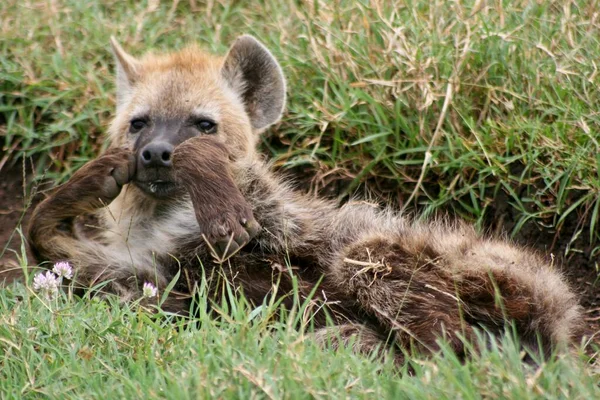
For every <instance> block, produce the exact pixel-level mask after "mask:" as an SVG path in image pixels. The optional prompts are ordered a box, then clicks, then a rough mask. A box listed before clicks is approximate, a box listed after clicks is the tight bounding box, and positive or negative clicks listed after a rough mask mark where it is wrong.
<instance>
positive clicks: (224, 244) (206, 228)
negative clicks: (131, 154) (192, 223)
mask: <svg viewBox="0 0 600 400" xmlns="http://www.w3.org/2000/svg"><path fill="white" fill-rule="evenodd" d="M173 165H174V167H175V171H176V174H177V179H178V180H179V182H180V184H181V185H182V186H183V187H185V188H186V190H187V191H188V193H189V195H190V198H191V200H192V203H193V204H194V210H195V213H196V219H197V220H198V224H199V226H200V232H201V233H202V235H203V236H204V238H205V239H206V241H207V242H208V244H209V245H210V247H211V248H212V250H213V251H214V253H215V254H214V255H215V256H216V257H217V258H218V259H220V260H224V259H227V258H228V257H230V256H231V255H233V254H234V253H236V252H237V251H238V250H239V249H240V248H242V247H243V246H244V245H245V244H246V243H248V242H249V241H250V239H252V238H253V237H254V236H256V235H257V234H258V232H259V231H260V225H259V224H258V222H256V220H255V219H254V216H253V215H252V208H251V207H250V205H249V204H248V202H247V201H246V199H245V198H244V196H243V195H242V193H241V192H240V190H239V188H238V187H237V185H236V183H235V181H234V179H233V174H232V171H231V160H230V159H229V153H228V151H227V148H226V147H225V146H224V145H223V144H222V143H220V142H219V141H218V140H216V139H215V138H214V137H207V136H201V137H196V138H192V139H189V140H187V141H185V142H183V143H182V144H180V145H179V146H177V148H176V149H175V152H174V153H173Z"/></svg>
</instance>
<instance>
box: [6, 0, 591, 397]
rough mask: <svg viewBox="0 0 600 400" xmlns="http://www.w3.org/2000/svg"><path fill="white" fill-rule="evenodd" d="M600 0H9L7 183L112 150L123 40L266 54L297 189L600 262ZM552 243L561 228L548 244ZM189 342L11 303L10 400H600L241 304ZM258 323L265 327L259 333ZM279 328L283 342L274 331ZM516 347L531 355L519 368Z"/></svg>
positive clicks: (579, 371)
mask: <svg viewBox="0 0 600 400" xmlns="http://www.w3.org/2000/svg"><path fill="white" fill-rule="evenodd" d="M599 6H600V4H598V2H597V1H590V2H573V1H566V0H565V1H554V2H530V1H519V0H517V1H511V2H507V1H505V2H502V1H498V2H482V1H473V2H446V1H441V0H434V1H431V2H430V1H424V0H414V1H409V2H398V1H373V2H366V1H334V0H324V1H316V0H315V1H292V0H284V1H274V0H261V1H256V2H242V1H234V2H227V1H218V0H216V1H208V2H206V4H204V3H202V4H200V2H194V1H179V2H174V3H167V2H163V3H159V2H158V1H147V2H133V1H115V0H112V1H111V0H107V1H102V2H98V1H90V2H81V1H75V0H62V1H61V0H49V1H39V0H33V1H28V0H20V1H17V0H5V1H3V2H1V4H0V174H2V173H3V172H2V171H4V170H6V169H8V168H9V167H11V166H13V165H17V166H18V165H20V163H21V161H22V160H26V161H27V162H26V165H27V168H28V169H33V170H34V172H35V173H34V176H35V177H41V176H45V177H49V178H51V179H53V180H55V181H56V182H61V181H64V180H65V179H67V178H68V177H69V176H70V175H71V174H72V173H73V172H74V171H75V170H76V169H77V168H79V167H80V166H81V165H83V164H84V163H85V162H86V161H87V160H89V159H91V158H93V157H95V155H97V154H98V152H99V151H100V150H101V149H102V148H103V147H104V146H105V141H104V138H103V136H102V135H103V133H104V131H105V129H106V126H107V123H108V122H109V120H110V118H111V116H112V114H113V110H114V100H115V99H114V84H113V61H112V56H111V55H110V52H109V46H108V38H109V37H110V35H114V36H115V37H117V38H118V39H119V41H120V42H121V43H122V44H124V46H125V47H126V49H127V50H128V51H130V52H132V53H134V54H141V53H143V52H144V51H146V50H148V49H157V50H168V49H174V48H180V47H183V46H184V45H185V44H187V43H189V42H197V43H199V44H200V45H201V46H203V47H205V48H207V49H208V50H211V51H214V52H217V53H223V52H225V51H226V50H227V47H228V45H229V43H231V42H232V41H233V40H234V39H235V37H237V36H238V35H240V34H242V33H250V34H253V35H255V36H257V37H258V38H260V39H261V40H262V41H263V42H264V43H265V44H266V46H267V47H268V48H270V49H271V50H272V51H273V53H274V55H275V56H276V57H277V59H278V60H279V61H280V62H281V64H282V67H283V70H284V72H285V74H286V77H287V79H288V98H289V104H288V109H287V112H286V115H285V116H284V118H283V120H282V122H281V123H280V124H278V126H276V127H274V128H272V129H271V130H270V131H269V132H268V133H267V134H266V135H265V136H264V139H263V141H262V144H261V148H262V150H263V151H264V152H265V153H267V154H268V155H269V156H270V157H271V158H273V159H274V160H275V165H276V166H277V167H278V168H281V169H282V170H285V171H289V172H292V173H293V174H294V175H295V176H296V177H297V178H298V179H300V180H301V181H302V182H304V183H306V186H310V188H311V189H312V190H315V191H319V192H321V193H323V194H326V195H331V196H338V197H340V198H341V199H342V200H344V199H346V198H348V197H349V196H353V195H356V194H358V195H359V196H364V195H365V192H368V193H373V195H375V196H378V198H383V199H386V201H389V202H391V203H396V204H397V205H398V206H406V207H408V208H411V209H412V208H415V209H418V210H419V211H420V212H421V213H422V214H423V215H429V214H435V213H440V212H451V213H453V214H457V215H459V216H461V217H463V218H466V219H469V220H471V221H473V222H474V223H476V224H477V225H478V226H479V227H481V228H482V229H487V228H489V227H490V226H494V227H497V228H498V229H499V230H501V231H503V230H504V231H508V232H510V233H512V234H513V235H517V236H518V235H521V233H522V232H523V231H526V230H531V229H533V231H534V232H538V231H539V232H550V233H551V234H555V233H556V234H557V235H560V236H561V237H564V238H566V242H567V244H566V245H564V246H562V247H561V251H564V252H565V253H566V252H569V253H578V254H583V255H584V257H585V259H586V260H590V259H591V260H594V259H596V258H597V256H598V253H599V252H600V242H599V240H598V239H599V233H598V232H600V230H598V229H597V224H598V214H599V210H600V196H599V193H600V177H599V175H598V171H599V170H600V156H599V154H600V145H599V140H600V139H598V132H599V131H600V113H599V112H598V111H597V105H598V104H600V96H599V94H600V91H599V87H598V82H599V81H598V79H599V78H598V72H597V64H598V61H597V60H600V45H599V40H600V39H599V38H598V34H597V32H598V25H599V23H600V22H599V21H598V16H597V12H596V10H597V9H598V7H599ZM540 229H541V231H540ZM240 302H241V303H237V302H236V303H234V304H239V306H238V308H237V311H234V312H232V313H230V314H231V316H230V317H227V318H223V319H222V320H220V321H215V320H211V319H209V318H207V317H206V316H205V317H201V318H200V321H199V322H198V324H197V325H188V326H178V325H177V323H175V324H174V323H172V322H169V321H167V320H165V319H164V318H162V319H161V318H154V317H152V316H150V315H149V314H147V313H145V312H141V311H140V310H139V309H138V308H137V307H135V306H122V305H117V304H116V303H114V302H112V303H111V302H108V303H106V302H94V301H92V302H86V301H77V300H75V299H69V298H68V297H66V295H65V297H61V298H59V299H57V300H55V301H53V302H51V303H48V304H45V302H44V301H42V299H39V298H36V297H35V296H32V295H31V293H30V290H29V288H28V286H14V287H10V288H8V289H6V290H2V291H0V318H1V322H0V393H3V394H6V396H4V397H21V396H25V397H43V396H47V397H57V398H58V397H77V398H80V397H100V396H101V394H102V393H114V395H115V396H116V397H171V398H187V397H251V396H253V397H273V398H296V397H327V396H328V395H333V396H335V397H368V398H373V397H377V396H385V397H394V398H396V397H400V398H402V397H405V398H431V397H441V398H457V397H462V398H478V397H481V396H486V397H514V398H535V397H539V398H596V397H599V396H598V394H599V393H598V386H597V374H596V375H594V372H593V371H592V370H591V369H590V368H589V367H587V366H585V365H584V362H583V361H582V360H579V359H577V358H571V357H558V358H554V359H552V360H548V361H547V362H546V363H544V364H543V366H542V367H541V368H539V369H537V370H536V369H528V367H525V366H523V365H522V363H521V362H520V355H519V352H518V351H517V350H516V346H515V345H514V343H512V342H511V339H510V338H507V339H505V341H506V343H503V347H504V348H505V350H504V351H498V350H497V349H491V350H489V351H487V352H484V354H482V355H481V356H478V358H476V359H475V360H473V361H472V362H469V363H466V364H464V365H461V364H459V363H458V362H457V361H456V360H455V359H454V358H453V357H452V355H450V354H442V355H441V356H437V357H435V358H434V359H430V360H422V359H418V358H417V359H416V360H415V361H414V365H413V367H414V368H415V370H416V372H415V376H414V377H411V376H408V375H407V374H403V375H399V374H398V372H397V371H395V370H394V369H393V368H392V366H391V365H389V364H381V363H380V362H378V361H375V360H368V359H365V358H364V357H357V356H354V355H352V354H350V352H349V351H347V350H346V349H342V350H340V351H339V352H335V353H332V352H330V351H323V350H320V349H318V348H317V347H316V346H315V345H314V344H312V343H311V342H310V340H304V336H303V333H300V332H297V331H296V330H295V329H293V328H292V327H290V326H289V325H288V324H286V323H285V321H280V322H277V321H276V322H272V323H269V322H268V319H267V318H266V317H265V315H264V312H267V313H268V311H264V312H262V311H261V312H258V314H257V313H253V312H252V310H250V309H249V308H248V306H247V305H244V303H243V301H242V300H240ZM254 314H256V316H255V318H252V319H250V318H249V317H248V316H249V315H254ZM265 325H269V329H265ZM511 349H512V350H511Z"/></svg>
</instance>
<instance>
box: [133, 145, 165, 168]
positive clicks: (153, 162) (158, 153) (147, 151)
mask: <svg viewBox="0 0 600 400" xmlns="http://www.w3.org/2000/svg"><path fill="white" fill-rule="evenodd" d="M172 154H173V145H171V144H170V143H167V142H153V143H149V144H147V145H146V146H145V147H144V148H143V149H142V151H141V152H140V158H141V161H142V165H143V166H144V167H170V166H171V165H172V164H173V163H172V162H171V155H172Z"/></svg>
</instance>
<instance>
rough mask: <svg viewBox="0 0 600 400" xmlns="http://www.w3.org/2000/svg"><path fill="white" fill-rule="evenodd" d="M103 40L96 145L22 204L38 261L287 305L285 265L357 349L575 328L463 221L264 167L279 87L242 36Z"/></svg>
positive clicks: (263, 58) (131, 292) (128, 289)
mask: <svg viewBox="0 0 600 400" xmlns="http://www.w3.org/2000/svg"><path fill="white" fill-rule="evenodd" d="M113 50H114V52H115V55H116V60H117V67H118V69H117V114H116V118H115V119H114V121H113V124H112V126H111V128H110V139H111V148H110V149H109V150H108V151H107V153H106V154H104V155H102V156H100V157H99V158H98V159H96V160H94V161H92V162H90V163H88V164H87V165H85V166H84V167H83V168H82V169H80V170H79V171H78V172H77V173H75V175H74V176H73V178H72V179H71V180H70V181H69V182H67V183H66V184H65V185H63V186H61V187H59V188H57V189H56V190H55V191H54V192H53V193H52V194H51V195H50V196H49V197H48V198H47V199H46V200H45V201H44V202H42V203H41V204H40V205H39V206H38V207H37V208H36V210H35V212H34V215H33V216H32V219H31V223H30V228H29V237H30V243H31V246H32V248H33V250H34V252H35V253H36V255H37V256H38V258H39V259H40V260H50V261H57V260H64V259H67V260H69V261H70V262H71V263H72V264H73V265H74V266H75V268H76V279H77V281H78V282H79V283H80V284H83V285H86V286H92V285H94V284H96V283H99V282H106V281H108V284H107V285H106V286H105V287H104V290H108V291H110V292H113V293H116V294H118V295H119V296H121V297H122V298H123V299H124V300H127V299H131V298H135V297H137V296H139V292H140V287H141V285H142V283H143V282H145V281H150V282H155V283H156V284H157V285H158V286H159V288H165V286H166V285H167V284H168V283H169V282H170V281H171V279H173V277H174V276H175V275H176V273H177V272H178V271H179V270H180V269H183V271H184V273H183V274H181V276H182V278H180V280H179V283H178V285H177V287H176V288H177V290H178V291H180V292H185V291H191V290H192V287H191V286H193V285H194V284H195V283H197V282H198V281H200V279H202V277H203V276H205V277H208V279H209V287H211V288H212V289H213V290H212V291H211V292H210V293H209V296H211V298H212V300H215V301H218V300H219V295H220V293H222V291H221V290H219V288H218V287H217V286H216V284H214V282H213V281H212V280H211V279H212V278H211V277H215V276H219V277H220V278H223V277H225V278H226V279H227V280H228V281H229V282H230V283H232V284H233V285H234V286H236V287H237V288H239V289H240V291H241V292H243V293H244V295H245V296H246V297H247V298H248V299H249V300H251V301H252V302H254V303H255V304H260V303H262V302H263V301H264V300H265V299H266V298H268V297H269V296H284V300H283V301H284V304H289V303H290V302H291V300H290V297H289V296H287V294H288V292H289V290H291V289H292V283H291V275H294V276H295V277H296V279H297V282H298V284H299V290H300V292H301V294H303V295H308V293H311V292H313V291H314V299H315V301H320V302H322V303H324V305H325V307H324V308H325V309H327V310H328V311H329V313H328V314H329V315H330V316H331V319H332V320H333V321H334V323H335V324H337V325H336V327H335V328H332V327H331V326H328V327H326V326H325V318H324V317H323V314H317V316H316V317H315V324H316V326H317V330H316V331H315V334H314V337H315V338H316V339H317V340H319V341H323V342H325V341H327V342H329V341H331V343H333V344H334V345H337V344H339V343H340V342H339V341H340V340H341V341H342V342H347V341H348V339H350V338H355V339H356V340H354V341H353V342H352V343H354V346H356V349H357V351H360V352H366V353H368V352H372V351H375V350H376V349H383V350H385V348H387V346H392V347H396V348H400V349H407V348H409V347H411V346H414V347H416V348H418V349H420V350H422V351H434V350H435V349H437V348H438V344H437V343H438V342H437V340H438V339H439V338H440V337H442V336H444V337H446V338H447V339H448V340H449V342H450V343H451V345H452V346H453V347H454V349H455V351H456V352H457V353H459V354H461V353H463V352H464V349H463V342H462V341H461V340H460V339H459V337H461V336H462V337H465V338H467V339H469V338H473V335H474V328H484V329H487V330H489V331H491V332H492V333H501V332H502V330H503V328H504V326H505V323H506V321H514V324H515V327H516V329H517V332H518V333H519V334H520V336H521V338H522V340H523V342H524V343H525V344H529V345H532V346H534V347H537V346H536V344H537V343H538V338H539V343H541V344H542V347H543V349H544V350H546V351H548V350H549V349H551V348H552V347H553V346H554V345H558V344H561V343H568V342H572V341H573V340H576V338H577V337H578V335H579V334H580V326H579V321H580V319H581V318H580V314H579V307H578V305H577V301H576V299H575V297H574V295H573V294H572V293H571V292H570V291H569V289H568V287H567V285H566V284H565V283H564V282H563V280H562V279H561V277H560V276H559V274H558V273H557V272H555V271H553V270H552V268H550V267H549V266H548V265H547V264H546V263H545V262H544V261H543V260H541V259H540V258H538V257H537V256H536V255H534V254H532V253H531V252H529V251H527V250H524V249H520V248H517V247H515V246H513V245H511V244H509V243H506V242H503V241H500V240H494V239H489V238H484V237H481V236H479V235H478V234H476V233H475V231H474V230H473V229H472V228H471V227H468V226H466V225H462V224H452V225H451V224H445V223H442V222H433V223H432V222H430V223H422V222H415V221H411V220H409V219H407V218H406V217H404V216H402V215H399V214H397V213H394V212H393V211H391V210H388V209H379V208H378V207H376V206H373V205H371V204H367V203H362V202H351V203H349V204H346V205H344V206H342V207H338V206H337V205H336V204H334V203H333V202H330V201H325V200H322V199H318V198H314V197H310V196H308V195H305V194H302V193H299V192H297V191H294V190H292V189H291V188H290V187H289V186H288V185H287V184H286V183H284V182H283V180H282V179H281V178H280V177H278V176H276V175H274V174H273V173H272V171H271V170H270V168H269V166H268V164H266V163H265V162H264V160H263V159H262V158H261V157H260V156H259V155H258V153H257V151H256V149H255V147H256V144H257V140H258V135H259V133H260V132H261V131H263V130H264V129H265V128H266V127H268V126H269V125H271V124H272V123H274V122H276V121H277V120H278V119H279V117H280V115H281V112H282V109H283V106H284V102H285V83H284V79H283V75H282V73H281V70H280V67H279V65H278V64H277V62H276V61H275V60H274V58H273V57H272V56H271V54H270V53H269V52H268V51H267V50H266V49H265V48H264V47H263V46H262V45H261V44H260V43H258V42H257V41H256V40H255V39H254V38H252V37H249V36H243V37H241V38H239V39H238V40H237V41H236V42H235V43H234V45H233V46H232V47H231V49H230V51H229V53H228V55H227V56H226V57H225V58H217V57H213V56H209V55H206V54H204V53H202V52H200V51H199V50H197V49H186V50H183V51H181V52H178V53H174V54H169V55H161V56H156V55H148V56H146V57H145V58H143V59H141V60H138V59H135V58H133V57H132V56H130V55H128V54H127V53H125V52H124V51H123V50H122V49H121V48H120V46H119V45H118V44H116V42H114V41H113ZM219 258H220V259H221V261H219V260H218V259H219ZM223 259H226V261H224V262H222V260H223ZM214 272H218V273H216V274H215V273H214ZM184 277H185V278H184ZM211 285H212V286H211ZM315 285H318V288H317V289H316V290H314V289H315ZM275 287H276V288H277V289H275ZM165 307H167V308H169V309H171V310H172V311H176V312H185V311H186V310H187V309H188V307H189V300H188V299H185V298H179V297H177V296H171V297H170V298H169V299H168V300H167V302H166V303H165ZM538 335H539V336H538ZM396 353H397V354H400V353H401V352H396ZM398 357H399V360H401V359H402V357H401V356H398Z"/></svg>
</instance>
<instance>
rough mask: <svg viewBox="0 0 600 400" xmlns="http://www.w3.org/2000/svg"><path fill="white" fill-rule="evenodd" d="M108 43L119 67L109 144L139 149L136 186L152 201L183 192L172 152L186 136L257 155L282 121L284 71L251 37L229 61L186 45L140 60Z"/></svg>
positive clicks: (237, 155) (234, 152)
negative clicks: (261, 141)
mask: <svg viewBox="0 0 600 400" xmlns="http://www.w3.org/2000/svg"><path fill="white" fill-rule="evenodd" d="M111 42H112V49H113V52H114V55H115V59H116V64H117V113H116V117H115V119H114V120H113V123H112V125H111V127H110V139H111V146H126V147H129V148H130V149H131V150H132V151H133V152H134V154H135V157H136V159H137V164H136V174H135V178H134V180H133V183H134V184H135V185H136V186H137V187H139V188H140V189H141V190H142V191H143V192H144V193H146V194H147V195H149V196H152V197H154V198H156V199H169V198H171V197H172V196H173V194H175V193H176V192H178V187H177V184H176V183H175V180H174V174H173V171H172V168H171V154H172V152H173V149H174V148H175V147H176V146H177V145H178V144H180V143H182V142H183V141H185V140H186V139H189V138H191V137H194V136H198V135H214V136H215V138H216V139H217V140H219V141H222V142H223V143H224V144H225V145H226V146H227V148H228V149H229V151H230V155H231V157H232V159H239V158H243V157H252V156H254V154H255V153H256V151H255V146H256V143H257V141H258V135H259V133H260V132H261V131H263V130H264V129H266V128H267V127H268V126H269V125H271V124H273V123H275V122H277V120H279V118H280V116H281V113H282V111H283V107H284V104H285V80H284V78H283V74H282V72H281V68H280V67H279V64H278V63H277V61H276V60H275V59H274V58H273V56H272V55H271V53H270V52H269V51H268V50H267V49H266V48H265V47H264V46H263V45H262V44H261V43H259V42H258V41H257V40H256V39H255V38H253V37H252V36H248V35H244V36H241V37H239V38H238V39H237V40H236V41H235V43H234V44H233V45H232V46H231V48H230V49H229V52H228V54H227V55H226V56H225V57H215V56H212V55H209V54H206V53H204V52H202V51H201V50H199V49H197V48H192V47H189V48H186V49H184V50H182V51H179V52H176V53H172V54H162V55H155V54H147V55H145V56H144V57H142V58H141V59H136V58H134V57H133V56H131V55H129V54H128V53H126V52H125V51H124V50H123V49H122V48H121V46H120V45H119V44H118V43H117V42H116V41H115V40H114V38H113V39H111Z"/></svg>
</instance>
